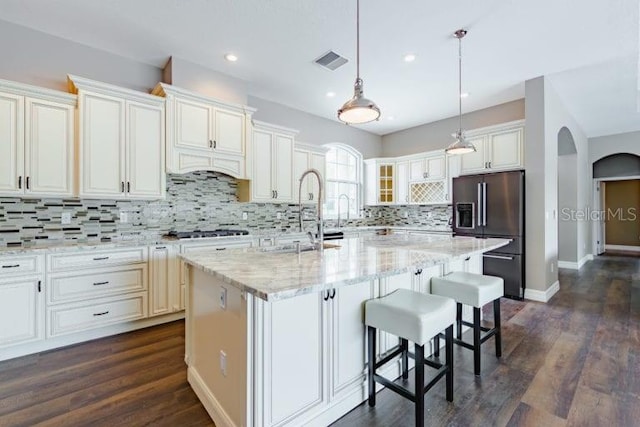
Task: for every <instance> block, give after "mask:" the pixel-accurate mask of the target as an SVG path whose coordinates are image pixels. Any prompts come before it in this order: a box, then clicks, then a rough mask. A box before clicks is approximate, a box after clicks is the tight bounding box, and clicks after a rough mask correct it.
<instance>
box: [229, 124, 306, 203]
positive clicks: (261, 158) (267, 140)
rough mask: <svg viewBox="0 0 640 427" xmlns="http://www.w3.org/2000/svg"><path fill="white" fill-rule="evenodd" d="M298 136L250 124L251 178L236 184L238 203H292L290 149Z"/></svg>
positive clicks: (291, 131)
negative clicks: (251, 127) (251, 126)
mask: <svg viewBox="0 0 640 427" xmlns="http://www.w3.org/2000/svg"><path fill="white" fill-rule="evenodd" d="M297 133H298V132H297V131H296V130H293V129H288V128H284V127H281V126H276V125H271V124H268V123H263V122H258V121H254V122H253V129H252V138H251V145H250V147H251V148H250V149H249V150H248V152H249V158H248V159H247V164H250V165H251V174H250V176H249V180H241V181H239V183H238V199H239V200H240V201H241V202H273V203H292V202H293V201H294V195H293V192H294V184H293V181H294V178H293V147H294V142H295V136H296V134H297ZM295 188H296V189H297V187H295ZM296 198H297V196H296Z"/></svg>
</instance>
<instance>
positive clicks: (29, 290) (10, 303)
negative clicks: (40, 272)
mask: <svg viewBox="0 0 640 427" xmlns="http://www.w3.org/2000/svg"><path fill="white" fill-rule="evenodd" d="M40 289H41V281H40V278H38V277H30V278H15V279H11V280H7V281H2V282H0V348H2V347H5V346H9V345H15V344H23V343H27V342H30V341H37V340H40V339H42V338H43V337H44V334H43V332H44V306H43V298H42V295H43V294H42V292H40Z"/></svg>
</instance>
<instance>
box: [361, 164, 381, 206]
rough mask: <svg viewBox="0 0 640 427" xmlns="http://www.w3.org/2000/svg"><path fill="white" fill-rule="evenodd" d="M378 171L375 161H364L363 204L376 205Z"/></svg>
mask: <svg viewBox="0 0 640 427" xmlns="http://www.w3.org/2000/svg"><path fill="white" fill-rule="evenodd" d="M377 181H378V171H377V165H376V163H375V161H366V160H365V161H364V191H365V192H364V204H365V205H377V204H378V183H377Z"/></svg>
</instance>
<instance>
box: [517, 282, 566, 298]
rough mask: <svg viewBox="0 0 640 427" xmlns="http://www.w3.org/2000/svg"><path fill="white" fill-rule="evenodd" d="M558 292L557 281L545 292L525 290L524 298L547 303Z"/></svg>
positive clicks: (558, 285)
mask: <svg viewBox="0 0 640 427" xmlns="http://www.w3.org/2000/svg"><path fill="white" fill-rule="evenodd" d="M559 290H560V282H558V281H557V280H556V281H555V283H554V284H553V285H551V286H549V288H547V290H546V291H538V290H536V289H525V290H524V298H525V299H528V300H531V301H538V302H548V301H549V300H550V299H551V297H553V296H554V295H555V294H556V293H557V292H558V291H559Z"/></svg>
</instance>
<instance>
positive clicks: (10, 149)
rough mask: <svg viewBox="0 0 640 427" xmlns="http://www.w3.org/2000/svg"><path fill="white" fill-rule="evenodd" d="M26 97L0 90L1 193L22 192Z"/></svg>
mask: <svg viewBox="0 0 640 427" xmlns="http://www.w3.org/2000/svg"><path fill="white" fill-rule="evenodd" d="M23 179H24V98H23V97H22V96H18V95H12V94H8V93H2V92H0V193H2V194H8V195H12V194H22V193H23V192H24V190H23V188H24V187H23V184H24V183H23V182H22V180H23Z"/></svg>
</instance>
